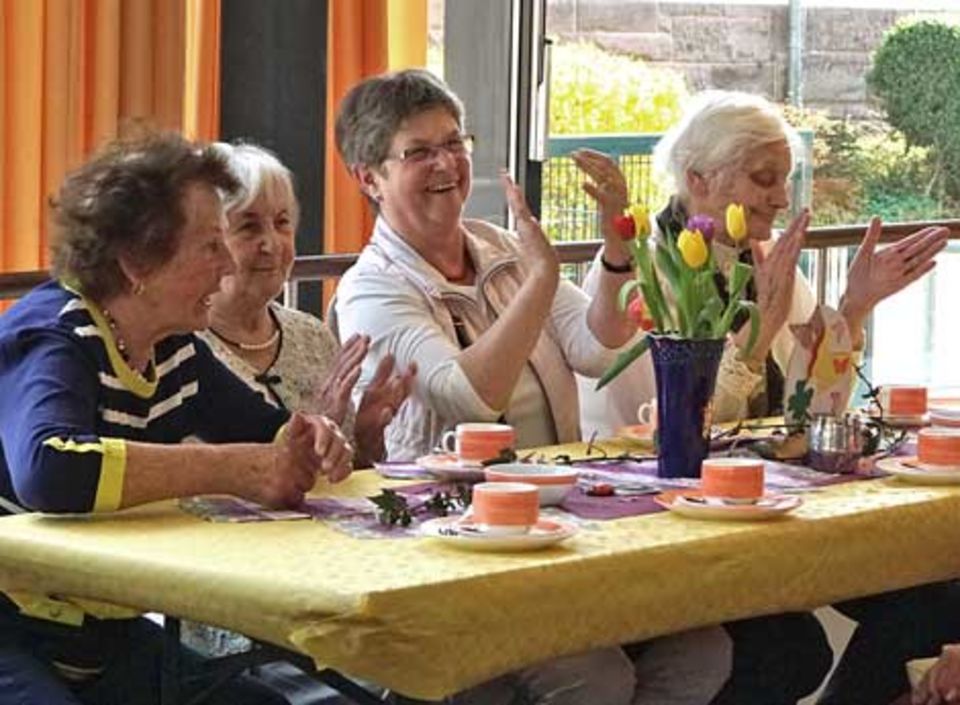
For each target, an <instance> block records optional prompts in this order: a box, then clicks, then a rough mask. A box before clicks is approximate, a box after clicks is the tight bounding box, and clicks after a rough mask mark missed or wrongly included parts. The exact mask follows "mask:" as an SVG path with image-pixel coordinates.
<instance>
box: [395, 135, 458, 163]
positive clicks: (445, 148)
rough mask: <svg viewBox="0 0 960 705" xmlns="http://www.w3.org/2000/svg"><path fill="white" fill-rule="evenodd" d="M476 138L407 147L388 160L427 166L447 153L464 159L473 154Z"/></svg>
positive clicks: (453, 139)
mask: <svg viewBox="0 0 960 705" xmlns="http://www.w3.org/2000/svg"><path fill="white" fill-rule="evenodd" d="M475 142H476V138H475V137H474V136H473V135H457V136H456V137H451V138H450V139H448V140H446V141H445V142H441V143H440V144H425V145H420V146H418V147H407V148H406V149H404V150H402V151H401V152H400V154H391V155H388V156H387V159H396V160H397V161H400V162H403V163H405V164H426V163H427V162H430V161H432V160H434V159H436V158H437V157H438V156H440V153H441V152H446V153H447V154H449V155H450V156H452V157H462V156H465V155H467V154H470V153H472V152H473V145H474V143H475Z"/></svg>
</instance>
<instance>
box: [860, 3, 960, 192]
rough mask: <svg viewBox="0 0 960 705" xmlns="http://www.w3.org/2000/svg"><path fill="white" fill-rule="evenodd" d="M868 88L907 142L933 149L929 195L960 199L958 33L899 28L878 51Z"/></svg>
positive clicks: (936, 25)
mask: <svg viewBox="0 0 960 705" xmlns="http://www.w3.org/2000/svg"><path fill="white" fill-rule="evenodd" d="M867 83H868V85H869V86H870V88H871V90H872V91H873V92H874V93H875V94H876V95H877V97H878V98H879V99H880V103H881V105H882V106H883V109H884V110H885V111H886V113H887V116H888V118H889V120H890V123H891V124H892V125H893V126H894V127H896V128H897V129H898V130H900V131H901V132H902V133H903V134H904V136H905V137H906V139H907V140H908V142H909V143H910V144H911V145H919V146H923V147H929V148H930V150H931V153H930V154H931V157H932V159H933V162H934V175H933V176H934V178H933V180H932V181H931V182H930V184H929V187H928V189H927V190H926V191H925V195H927V196H929V195H931V194H933V195H943V194H945V193H947V194H950V195H952V196H954V197H960V27H956V26H952V25H948V24H945V23H943V22H937V21H933V20H922V21H913V22H906V23H901V24H898V25H897V26H896V27H894V28H893V29H892V30H890V32H888V33H887V35H886V36H885V37H884V40H883V43H882V44H881V45H880V48H879V49H877V51H876V54H875V55H874V65H873V69H872V70H871V71H870V73H869V75H868V76H867ZM935 190H936V191H939V193H937V194H934V191H935Z"/></svg>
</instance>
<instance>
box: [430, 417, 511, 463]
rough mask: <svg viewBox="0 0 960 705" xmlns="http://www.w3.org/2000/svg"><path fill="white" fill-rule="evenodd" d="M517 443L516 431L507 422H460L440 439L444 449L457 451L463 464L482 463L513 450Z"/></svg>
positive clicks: (452, 451)
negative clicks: (453, 429)
mask: <svg viewBox="0 0 960 705" xmlns="http://www.w3.org/2000/svg"><path fill="white" fill-rule="evenodd" d="M516 444H517V434H516V431H514V430H513V426H511V425H509V424H505V423H460V424H457V429H456V430H455V431H447V432H446V433H444V434H443V438H442V439H441V440H440V445H441V446H442V447H443V449H444V450H446V451H447V452H450V453H456V455H457V458H459V460H460V463H461V464H462V465H480V464H482V463H483V461H484V460H490V459H492V458H496V457H498V456H500V455H501V454H502V453H503V452H504V451H511V450H513V449H514V447H515V446H516Z"/></svg>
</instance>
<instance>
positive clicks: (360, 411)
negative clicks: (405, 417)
mask: <svg viewBox="0 0 960 705" xmlns="http://www.w3.org/2000/svg"><path fill="white" fill-rule="evenodd" d="M395 367H396V362H395V360H394V357H393V355H387V356H386V357H384V358H383V359H382V360H381V361H380V364H379V365H377V371H376V372H375V373H374V375H373V379H371V380H370V384H369V385H367V388H366V389H365V390H364V392H363V396H362V397H361V398H360V406H359V407H358V408H357V418H356V420H355V421H354V426H353V433H354V436H355V437H356V441H357V464H358V466H359V467H367V466H368V465H369V464H370V463H372V462H373V461H376V460H381V459H383V457H384V455H386V452H385V448H384V444H383V430H384V429H385V428H386V427H387V424H389V423H390V422H391V421H392V420H393V417H394V416H396V414H397V410H398V409H399V408H400V406H401V405H402V404H403V402H404V400H405V399H406V398H407V397H408V396H410V391H411V390H412V389H413V380H414V377H416V375H417V365H416V363H411V364H410V366H409V367H408V368H407V369H406V370H405V371H404V372H401V373H397V374H394V369H395Z"/></svg>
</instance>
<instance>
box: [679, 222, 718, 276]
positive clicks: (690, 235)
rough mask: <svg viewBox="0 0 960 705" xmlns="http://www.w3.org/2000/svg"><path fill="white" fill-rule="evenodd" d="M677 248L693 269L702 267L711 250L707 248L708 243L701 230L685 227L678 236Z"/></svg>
mask: <svg viewBox="0 0 960 705" xmlns="http://www.w3.org/2000/svg"><path fill="white" fill-rule="evenodd" d="M677 249H679V250H680V255H681V256H682V257H683V261H684V262H686V263H687V266H688V267H690V268H691V269H700V267H702V266H703V265H704V264H706V262H707V257H708V256H709V254H710V251H709V250H708V249H707V243H706V241H705V240H704V239H703V234H702V233H701V232H700V231H699V230H687V229H686V228H684V229H683V230H682V231H681V232H680V235H679V236H678V237H677Z"/></svg>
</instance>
